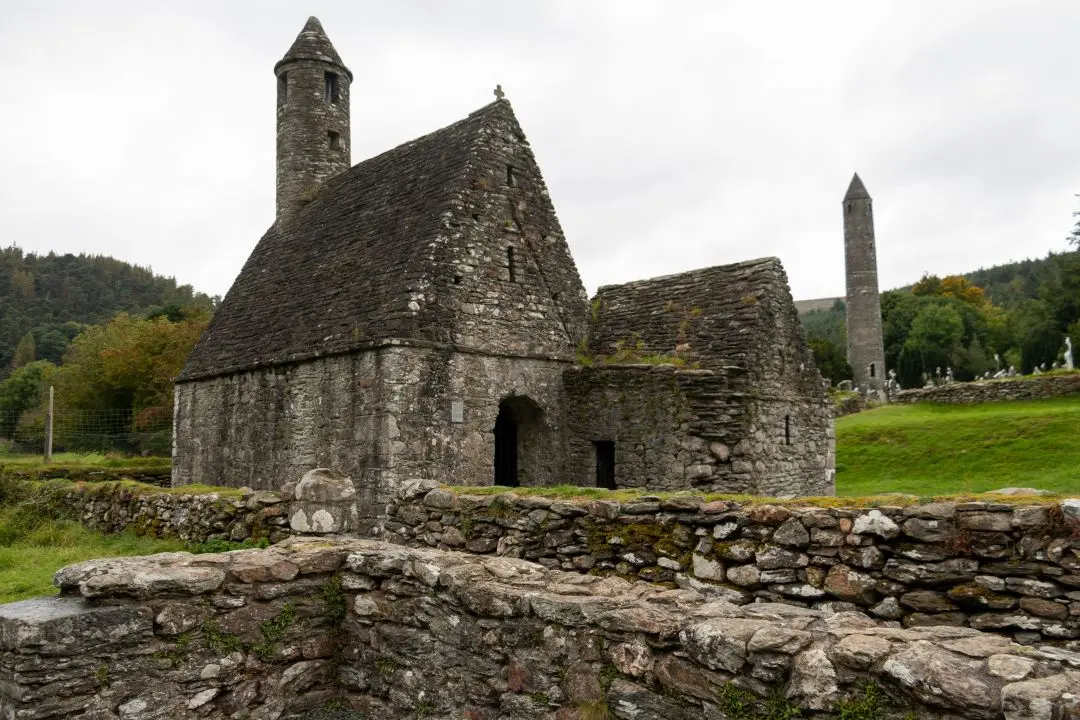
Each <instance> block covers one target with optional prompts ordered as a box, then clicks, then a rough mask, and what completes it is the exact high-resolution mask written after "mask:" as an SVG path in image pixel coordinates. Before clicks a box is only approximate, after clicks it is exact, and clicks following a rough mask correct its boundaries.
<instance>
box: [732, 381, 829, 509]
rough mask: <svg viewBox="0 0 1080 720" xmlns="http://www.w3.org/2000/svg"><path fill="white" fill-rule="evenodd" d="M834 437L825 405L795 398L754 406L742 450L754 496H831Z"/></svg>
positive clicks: (758, 402) (774, 399)
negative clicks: (747, 459) (747, 464)
mask: <svg viewBox="0 0 1080 720" xmlns="http://www.w3.org/2000/svg"><path fill="white" fill-rule="evenodd" d="M835 438H836V433H835V429H834V424H833V417H832V408H831V407H830V406H829V405H828V404H827V403H823V402H817V401H810V400H808V399H807V398H805V397H799V396H794V397H789V398H784V397H779V398H770V399H759V400H757V401H755V402H754V405H753V411H752V421H751V430H750V432H749V433H748V434H747V436H746V438H745V440H744V441H743V442H744V444H745V447H744V448H742V450H743V453H744V454H746V455H747V456H748V457H749V458H750V460H749V462H750V463H751V464H752V466H753V476H754V478H755V487H756V489H755V490H753V492H755V493H758V494H760V495H769V496H773V497H777V496H785V495H795V496H802V495H833V494H835V492H836V447H835Z"/></svg>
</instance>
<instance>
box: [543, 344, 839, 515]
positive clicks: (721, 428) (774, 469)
mask: <svg viewBox="0 0 1080 720" xmlns="http://www.w3.org/2000/svg"><path fill="white" fill-rule="evenodd" d="M564 378H565V383H566V394H567V433H566V438H567V441H566V442H567V445H566V447H567V475H568V477H570V478H571V482H572V483H573V484H575V485H582V486H593V485H595V484H596V450H595V445H594V443H595V442H596V441H598V440H608V441H614V443H615V482H616V485H617V486H618V487H620V488H644V489H648V490H682V489H688V488H693V489H696V490H700V491H704V492H724V493H748V494H755V493H761V494H768V495H787V494H791V495H831V494H832V493H833V492H834V490H833V481H832V467H833V465H834V463H832V461H831V458H832V455H831V453H832V421H831V417H830V415H829V410H828V408H827V407H826V406H825V405H824V404H823V403H818V402H815V401H811V400H808V399H805V398H801V399H787V398H775V399H765V398H761V397H759V396H758V395H756V394H755V393H754V392H753V390H752V388H750V386H749V380H748V376H747V372H746V371H745V370H742V369H740V368H737V367H726V368H716V369H707V370H697V369H680V368H677V367H675V366H672V365H595V366H589V367H575V368H572V369H570V370H567V371H566V373H565V375H564Z"/></svg>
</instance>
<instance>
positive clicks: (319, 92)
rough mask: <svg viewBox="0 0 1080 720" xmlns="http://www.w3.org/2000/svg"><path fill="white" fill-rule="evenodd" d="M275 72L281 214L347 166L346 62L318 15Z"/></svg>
mask: <svg viewBox="0 0 1080 720" xmlns="http://www.w3.org/2000/svg"><path fill="white" fill-rule="evenodd" d="M274 74H275V75H276V76H277V217H278V218H281V217H283V216H284V215H286V214H288V213H290V212H292V211H294V210H296V209H298V208H299V207H301V206H303V205H304V204H305V203H306V202H308V201H309V200H311V198H312V196H313V195H314V193H315V191H316V189H318V187H319V185H321V184H322V183H323V182H325V181H326V180H327V179H329V178H331V177H333V176H334V175H337V174H338V173H340V172H342V171H343V170H347V169H348V168H349V166H350V165H351V164H352V162H351V156H350V154H349V84H350V83H352V79H353V76H352V72H351V71H350V70H349V68H347V67H345V63H343V62H342V61H341V57H340V56H339V55H338V54H337V50H335V49H334V45H333V43H331V42H330V38H328V37H327V36H326V33H325V32H324V31H323V28H322V24H320V23H319V19H318V18H316V17H310V18H308V21H307V24H306V25H304V29H303V30H301V31H300V34H299V35H297V36H296V42H294V43H293V44H292V47H291V48H289V51H288V52H287V53H285V57H283V58H282V59H281V60H280V61H279V62H278V64H277V65H275V66H274Z"/></svg>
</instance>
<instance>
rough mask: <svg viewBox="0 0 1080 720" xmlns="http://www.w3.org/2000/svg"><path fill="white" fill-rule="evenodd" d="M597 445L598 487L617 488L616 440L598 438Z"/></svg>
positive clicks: (595, 443)
mask: <svg viewBox="0 0 1080 720" xmlns="http://www.w3.org/2000/svg"><path fill="white" fill-rule="evenodd" d="M593 445H595V446H596V487H598V488H606V489H607V490H614V489H615V442H614V441H613V440H597V441H596V442H594V443H593Z"/></svg>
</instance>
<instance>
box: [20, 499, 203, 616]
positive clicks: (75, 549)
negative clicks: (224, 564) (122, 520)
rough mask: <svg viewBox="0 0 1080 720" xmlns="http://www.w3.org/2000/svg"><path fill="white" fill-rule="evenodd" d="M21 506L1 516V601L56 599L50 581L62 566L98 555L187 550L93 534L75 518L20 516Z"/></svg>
mask: <svg viewBox="0 0 1080 720" xmlns="http://www.w3.org/2000/svg"><path fill="white" fill-rule="evenodd" d="M21 512H22V507H21V506H11V507H6V508H4V509H3V511H2V512H0V528H2V529H3V532H2V533H0V603H8V602H14V601H16V600H25V599H26V598H31V597H38V596H41V595H54V594H56V592H57V589H56V588H55V587H53V584H52V577H53V573H55V572H56V571H57V570H59V569H60V568H62V567H64V566H65V565H71V564H72V563H77V562H81V561H83V560H90V559H92V558H99V557H116V556H120V555H150V554H153V553H159V552H167V551H171V550H183V549H184V543H183V542H182V541H180V540H154V539H151V538H143V537H136V536H135V535H132V534H128V533H125V534H123V535H108V536H107V535H102V534H101V533H96V532H91V531H89V530H87V529H85V528H84V527H82V526H81V525H79V524H78V523H77V522H74V521H72V520H50V519H42V520H40V521H38V522H30V523H27V522H26V521H25V520H24V519H23V518H20V517H17V515H18V514H20V513H21Z"/></svg>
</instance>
